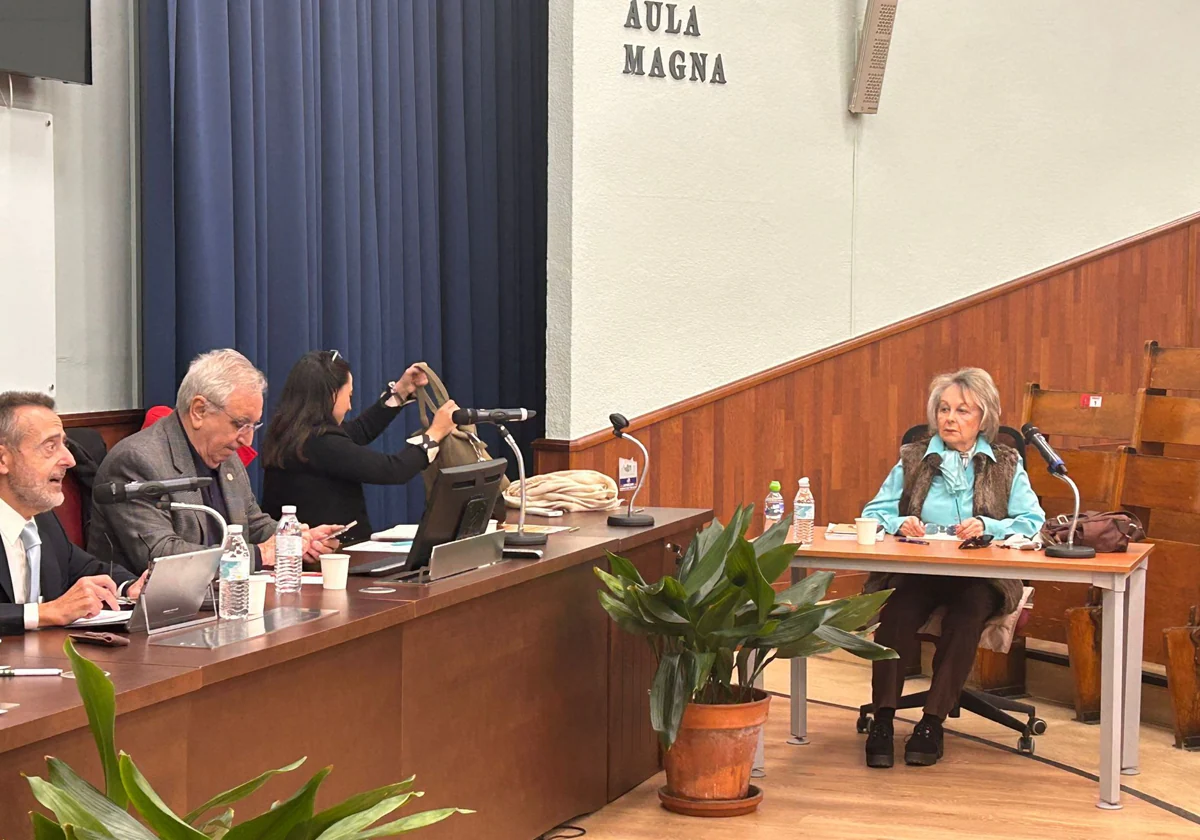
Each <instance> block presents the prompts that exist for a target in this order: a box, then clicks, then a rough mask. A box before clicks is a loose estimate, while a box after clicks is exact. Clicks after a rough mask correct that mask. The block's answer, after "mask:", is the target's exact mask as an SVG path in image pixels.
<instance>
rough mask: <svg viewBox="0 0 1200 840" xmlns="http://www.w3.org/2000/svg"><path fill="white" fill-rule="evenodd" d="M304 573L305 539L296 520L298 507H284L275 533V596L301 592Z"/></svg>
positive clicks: (298, 521)
mask: <svg viewBox="0 0 1200 840" xmlns="http://www.w3.org/2000/svg"><path fill="white" fill-rule="evenodd" d="M303 571H304V537H303V536H302V532H301V528H300V520H299V519H297V518H296V506H295V505H284V506H283V518H282V519H280V520H279V528H278V529H277V530H276V531H275V594H276V595H286V594H288V593H291V592H299V591H300V575H301V573H302V572H303Z"/></svg>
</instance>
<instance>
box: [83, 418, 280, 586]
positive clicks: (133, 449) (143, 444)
mask: <svg viewBox="0 0 1200 840" xmlns="http://www.w3.org/2000/svg"><path fill="white" fill-rule="evenodd" d="M195 476H196V464H195V461H193V460H192V450H191V448H190V447H189V446H188V439H187V436H186V435H185V434H184V431H183V424H182V423H181V422H180V419H179V415H178V414H177V413H172V414H170V415H169V416H167V417H164V418H163V419H162V420H159V421H158V422H157V423H155V424H154V425H153V426H151V427H149V428H148V429H142V430H141V431H140V432H138V433H137V434H134V435H130V436H129V437H127V438H125V439H124V440H122V441H121V442H120V443H118V444H117V445H116V446H114V447H113V449H112V451H111V452H109V453H108V457H107V458H105V459H104V463H103V464H101V465H100V469H99V470H98V471H97V473H96V484H106V483H108V482H117V483H128V482H131V481H150V480H152V479H165V478H183V477H195ZM220 476H221V478H220V481H221V490H222V492H223V493H224V495H225V507H226V508H228V511H229V524H230V525H241V526H242V528H243V531H244V533H245V536H246V541H247V542H248V543H250V544H252V545H257V544H259V543H261V542H266V541H267V540H269V539H270V538H271V537H272V536H273V535H274V534H275V527H276V522H275V520H274V519H272V518H271V517H269V516H267V514H265V513H263V512H262V510H261V509H260V508H259V506H258V502H256V501H255V500H254V491H253V490H252V489H251V488H250V477H249V476H248V475H246V468H245V467H244V466H242V461H241V459H240V458H238V456H237V455H236V454H235V455H233V456H232V457H230V458H229V460H227V461H226V462H225V463H223V464H221V469H220ZM170 499H171V501H173V502H188V503H190V504H196V505H198V504H203V499H202V498H201V495H200V491H199V490H185V491H183V492H179V493H172V494H171V496H170ZM220 539H221V532H220V526H219V525H218V524H217V522H216V520H215V519H213V518H212V517H211V516H209V515H208V514H205V513H202V512H200V511H192V510H172V511H166V510H159V509H158V508H156V507H155V506H154V505H153V504H151V503H150V502H147V501H141V500H138V501H130V502H118V503H117V504H113V505H96V506H95V507H93V508H92V521H91V524H90V526H89V527H88V534H87V544H88V549H89V551H90V553H91V554H92V555H94V556H95V557H97V558H99V559H100V560H101V561H103V562H105V563H107V562H108V561H109V560H113V561H115V562H117V563H120V564H121V565H123V566H125V567H126V568H127V569H131V570H133V571H135V572H137V573H139V574H140V573H141V572H143V571H145V569H146V567H147V566H148V565H149V563H150V558H152V557H165V556H167V555H170V554H183V553H185V552H189V551H198V550H199V549H202V548H208V547H210V546H215V545H217V544H218V543H219V542H220Z"/></svg>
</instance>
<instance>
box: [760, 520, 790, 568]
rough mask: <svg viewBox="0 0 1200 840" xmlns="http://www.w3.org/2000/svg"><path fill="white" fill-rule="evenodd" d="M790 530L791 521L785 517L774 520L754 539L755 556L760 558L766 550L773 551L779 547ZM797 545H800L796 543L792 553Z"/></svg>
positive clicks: (785, 540) (785, 539)
mask: <svg viewBox="0 0 1200 840" xmlns="http://www.w3.org/2000/svg"><path fill="white" fill-rule="evenodd" d="M791 530H792V523H791V522H790V521H789V520H788V519H787V517H784V518H783V519H781V520H779V521H778V522H776V523H775V524H774V525H772V526H771V527H770V528H768V529H767V530H766V532H765V533H764V534H763V535H762V536H761V537H759V538H758V539H756V540H755V541H754V554H755V556H757V557H759V558H761V557H762V556H763V555H764V554H766V553H767V552H768V551H774V550H775V549H777V548H779V547H780V546H781V545H783V544H784V543H785V542H787V538H788V533H789V532H790V531H791ZM799 547H800V546H798V545H797V546H796V547H795V548H793V549H792V554H795V553H796V548H799Z"/></svg>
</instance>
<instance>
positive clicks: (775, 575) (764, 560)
mask: <svg viewBox="0 0 1200 840" xmlns="http://www.w3.org/2000/svg"><path fill="white" fill-rule="evenodd" d="M760 539H761V537H760ZM797 548H799V546H797V545H796V544H794V543H787V544H785V545H781V546H779V547H777V548H773V549H771V550H770V551H765V552H762V553H759V552H758V543H757V542H756V543H755V544H754V550H755V553H756V554H758V568H759V569H761V570H762V576H763V577H764V578H766V579H767V583H774V582H775V581H777V580H779V577H780V576H781V575H782V574H783V573H784V572H786V571H787V570H788V567H789V566H791V565H792V558H794V557H795V556H796V549H797Z"/></svg>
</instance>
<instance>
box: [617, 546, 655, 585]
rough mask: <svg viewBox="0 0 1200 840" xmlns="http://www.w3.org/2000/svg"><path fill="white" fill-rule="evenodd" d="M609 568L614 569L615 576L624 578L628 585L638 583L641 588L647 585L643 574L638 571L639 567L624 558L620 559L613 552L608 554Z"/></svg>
mask: <svg viewBox="0 0 1200 840" xmlns="http://www.w3.org/2000/svg"><path fill="white" fill-rule="evenodd" d="M608 567H609V568H610V569H612V573H613V574H614V575H616V576H617V577H619V578H622V579H623V580H624V581H625V582H626V583H636V584H638V585H639V586H645V585H646V581H645V580H643V579H642V573H641V572H639V571H638V570H637V566H635V565H633V563H631V562H629V561H628V560H626V559H625V558H624V557H618V556H617V555H615V554H613V553H612V552H611V551H610V552H608Z"/></svg>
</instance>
